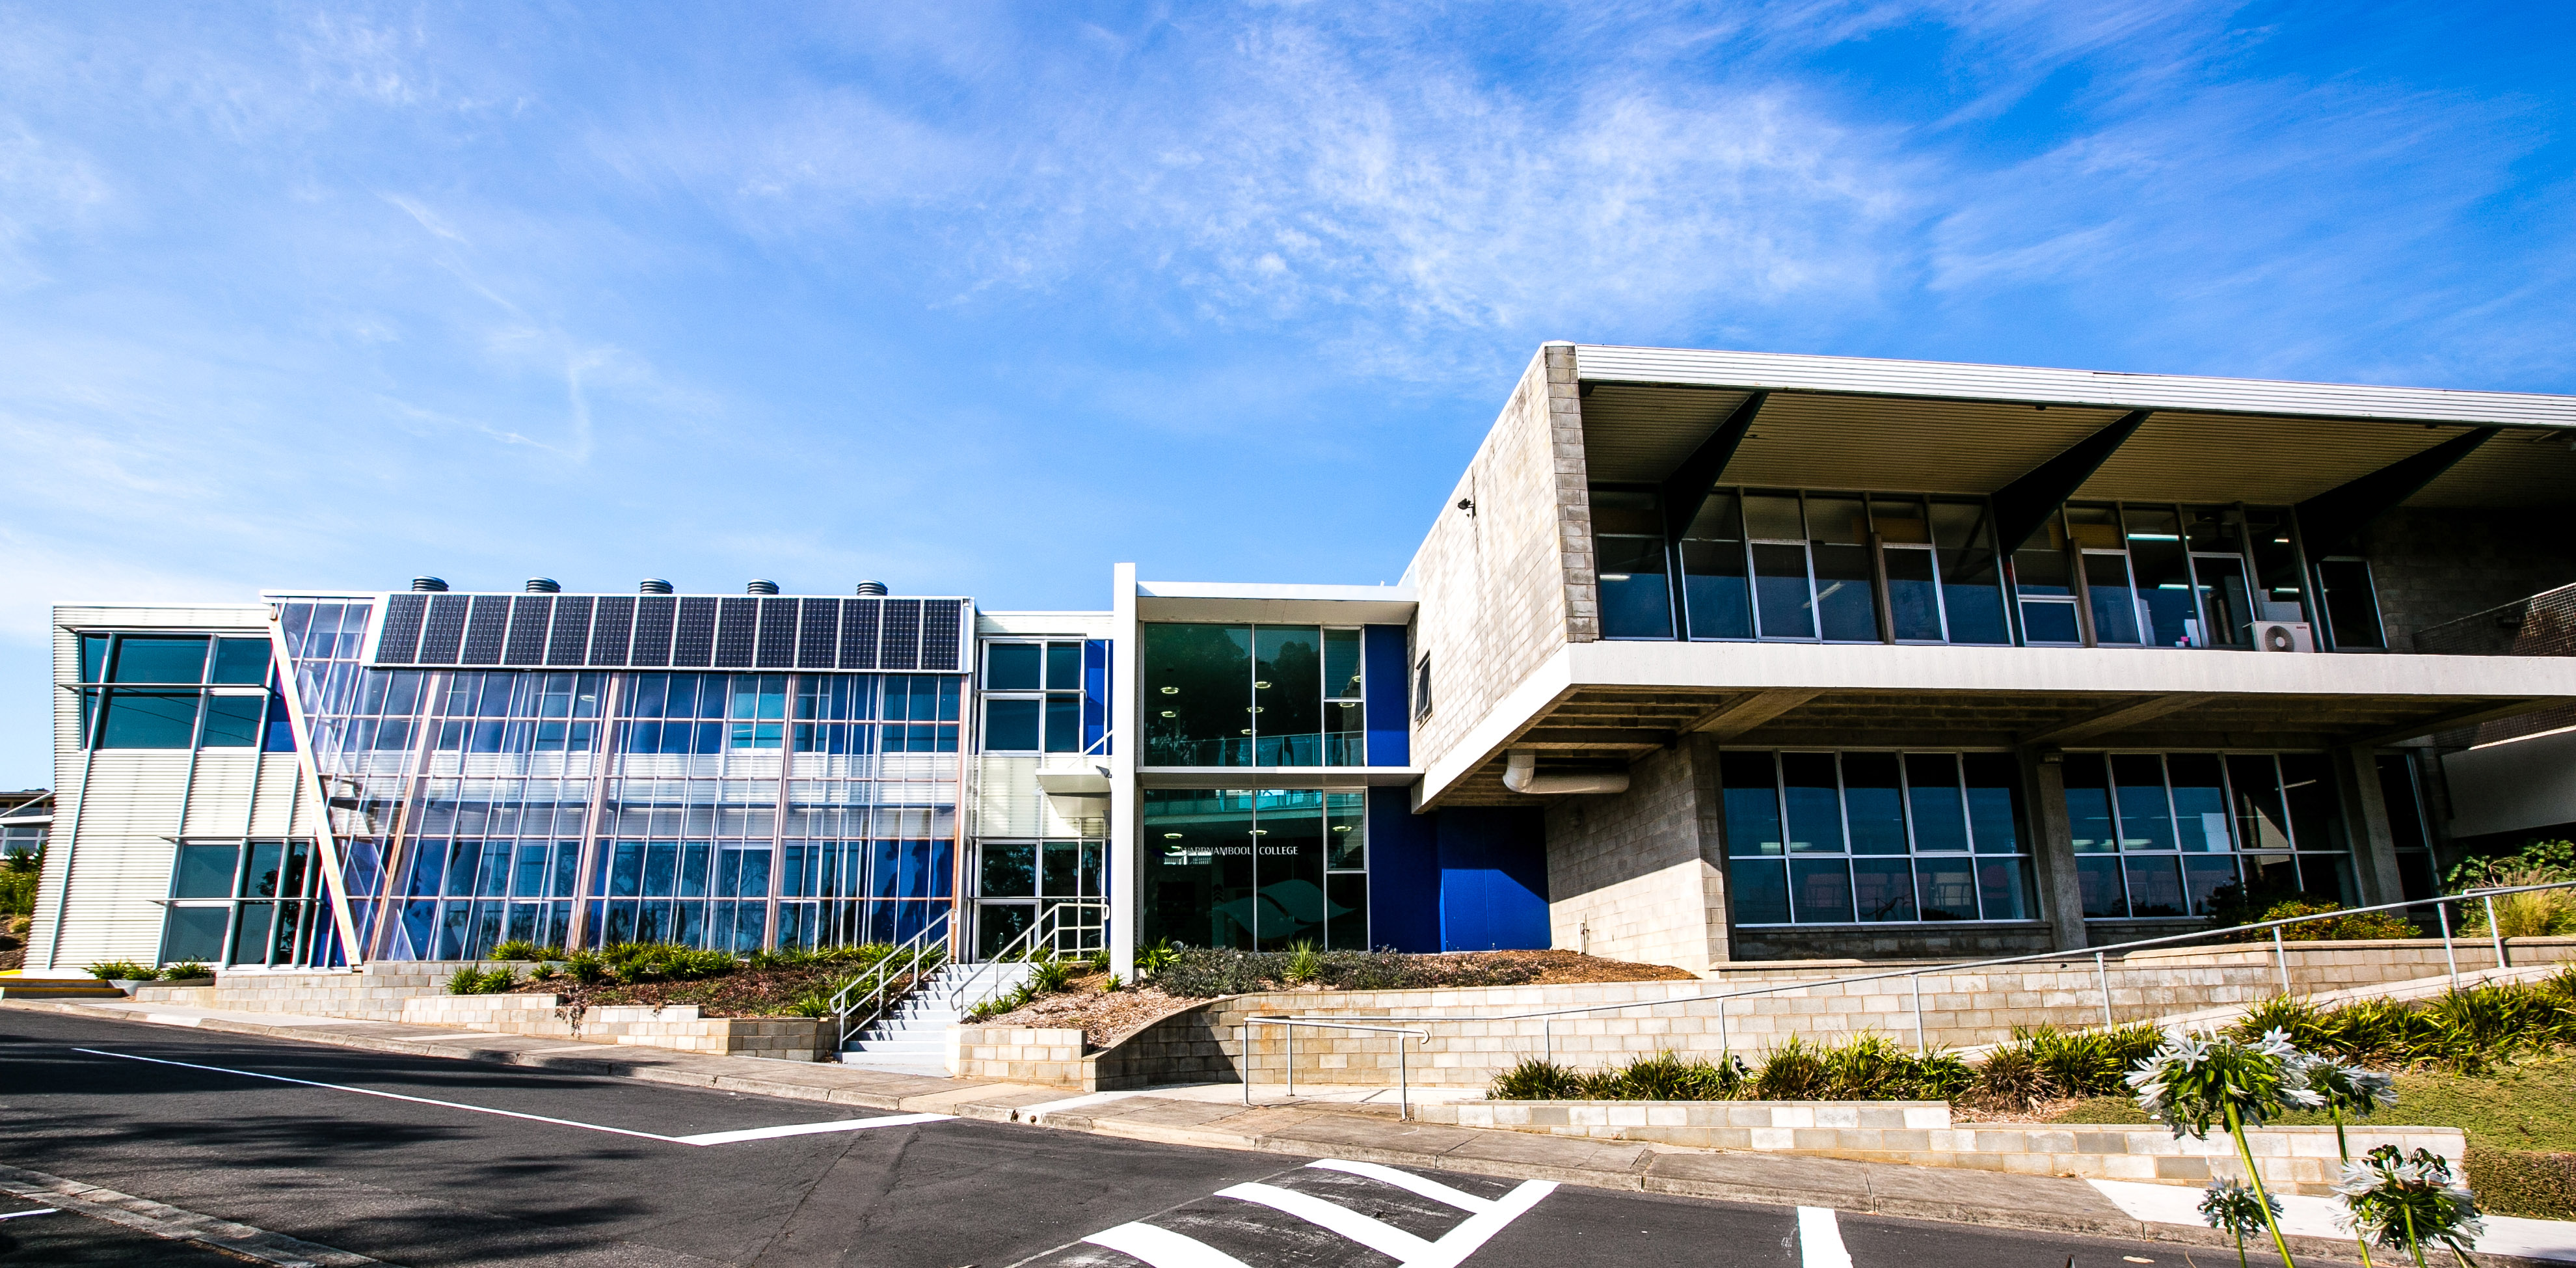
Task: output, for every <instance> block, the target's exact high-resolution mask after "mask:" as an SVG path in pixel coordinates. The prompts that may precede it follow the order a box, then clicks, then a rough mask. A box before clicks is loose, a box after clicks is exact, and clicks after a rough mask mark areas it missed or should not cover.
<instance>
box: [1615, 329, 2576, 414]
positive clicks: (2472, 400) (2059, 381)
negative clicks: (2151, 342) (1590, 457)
mask: <svg viewBox="0 0 2576 1268" xmlns="http://www.w3.org/2000/svg"><path fill="white" fill-rule="evenodd" d="M1575 373H1576V375H1577V376H1578V377H1580V378H1583V379H1586V380H1592V381H1600V382H1625V383H1676V384H1694V385H1705V386H1709V387H1730V388H1739V389H1754V388H1774V389H1785V390H1790V391H1805V392H1848V393H1858V394H1864V395H1874V396H1929V397H1943V398H1948V399H1952V400H1979V401H2020V402H2025V403H2046V404H2051V405H2058V404H2066V405H2095V406H2100V407H2103V408H2106V409H2123V410H2127V409H2182V410H2200V411H2207V412H2217V413H2227V414H2271V415H2289V416H2305V417H2311V418H2377V419H2403V420H2407V421H2411V422H2447V423H2500V424H2504V425H2508V426H2516V427H2567V428H2576V397H2570V396H2543V395H2539V394H2537V393H2527V392H2463V391H2454V390H2450V389H2447V388H2425V387H2377V386H2368V385H2363V384H2345V383H2293V382H2282V381H2278V380H2271V379H2219V378H2200V377H2196V376H2192V375H2181V374H2120V373H2114V372H2111V371H2105V370H2057V369H2044V368H2038V367H2032V366H2006V365H1964V364H1958V363H1953V362H1946V361H1885V360H1878V359H1874V358H1869V357H1819V356H1807V355H1801V354H1794V353H1779V352H1723V351H1714V350H1701V349H1690V348H1625V347H1614V346H1608V345H1601V344H1583V345H1579V346H1577V347H1576V349H1575Z"/></svg>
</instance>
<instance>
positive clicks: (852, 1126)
mask: <svg viewBox="0 0 2576 1268" xmlns="http://www.w3.org/2000/svg"><path fill="white" fill-rule="evenodd" d="M955 1117H956V1115H954V1114H888V1115H886V1116H885V1117H883V1118H839V1119H834V1120H832V1121H831V1122H828V1123H789V1124H787V1125H786V1126H784V1127H752V1128H746V1129H744V1130H742V1131H738V1132H701V1133H699V1134H698V1135H695V1136H674V1137H671V1139H673V1140H677V1141H679V1142H680V1143H681V1144H683V1145H730V1144H733V1143H734V1142H736V1141H743V1140H775V1139H777V1138H778V1137H780V1136H812V1135H815V1134H817V1133H820V1132H855V1131H866V1130H867V1129H868V1128H871V1127H903V1126H906V1125H909V1124H912V1123H943V1122H946V1121H948V1120H949V1119H952V1118H955Z"/></svg>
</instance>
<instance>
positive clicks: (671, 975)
mask: <svg viewBox="0 0 2576 1268" xmlns="http://www.w3.org/2000/svg"><path fill="white" fill-rule="evenodd" d="M805 954H806V955H807V957H808V959H807V960H806V962H807V963H812V962H813V959H812V957H813V956H814V955H815V953H812V952H807V953H805ZM600 959H601V960H602V961H603V962H605V963H606V964H607V966H608V968H609V970H610V971H611V972H613V973H615V974H616V975H617V980H618V981H621V982H690V981H696V980H698V979H701V978H709V977H721V976H723V975H725V974H727V973H731V972H733V971H734V970H735V969H737V968H740V967H741V966H742V961H740V960H737V959H735V958H734V954H733V952H731V951H701V950H699V949H697V948H696V947H691V946H683V945H681V944H679V943H674V942H620V943H617V944H615V945H614V946H610V947H608V948H606V949H605V950H603V951H602V952H601V953H600Z"/></svg>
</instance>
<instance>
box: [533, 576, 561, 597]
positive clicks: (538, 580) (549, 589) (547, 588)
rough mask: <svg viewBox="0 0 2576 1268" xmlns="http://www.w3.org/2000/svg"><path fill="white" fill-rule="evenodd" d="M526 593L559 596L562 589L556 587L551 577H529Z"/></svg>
mask: <svg viewBox="0 0 2576 1268" xmlns="http://www.w3.org/2000/svg"><path fill="white" fill-rule="evenodd" d="M528 593H530V594H561V593H563V587H562V586H559V585H556V584H555V579H554V578H552V577H530V578H528Z"/></svg>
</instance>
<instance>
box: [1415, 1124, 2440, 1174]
mask: <svg viewBox="0 0 2576 1268" xmlns="http://www.w3.org/2000/svg"><path fill="white" fill-rule="evenodd" d="M1414 1113H1415V1114H1416V1115H1417V1116H1419V1117H1420V1118H1421V1119H1422V1120H1423V1121H1425V1122H1432V1123H1455V1124H1457V1125H1458V1126H1461V1127H1484V1128H1499V1129H1503V1130H1507V1131H1523V1132H1533V1133H1537V1134H1541V1135H1550V1136H1580V1137H1585V1138H1589V1139H1595V1140H1631V1141H1652V1142H1655V1143H1658V1144H1666V1145H1682V1146H1688V1147H1691V1148H1697V1149H1736V1150H1747V1151H1752V1152H1756V1153H1787V1154H1798V1155H1801V1156H1805V1157H1822V1158H1850V1159H1855V1160H1858V1161H1862V1162H1896V1163H1907V1164H1911V1165H1914V1166H1922V1167H1963V1168H1971V1169H1975V1170H1981V1171H2005V1172H2011V1173H2014V1174H2018V1175H2055V1176H2078V1177H2082V1178H2084V1179H2089V1180H2142V1181H2148V1182H2151V1183H2158V1184H2176V1185H2193V1186H2198V1185H2205V1184H2207V1183H2209V1182H2210V1181H2211V1180H2216V1179H2236V1180H2242V1179H2244V1178H2245V1167H2244V1164H2243V1163H2242V1162H2241V1161H2240V1160H2239V1159H2238V1158H2237V1156H2236V1146H2235V1142H2234V1141H2233V1140H2232V1139H2231V1138H2229V1137H2228V1136H2227V1135H2226V1134H2225V1133H2224V1132H2212V1133H2211V1134H2210V1136H2209V1138H2208V1139H2206V1140H2195V1139H2192V1138H2190V1137H2187V1136H2186V1137H2182V1138H2179V1139H2177V1138H2176V1137H2175V1136H2174V1134H2173V1131H2172V1129H2170V1128H2166V1127H2159V1126H2123V1125H2073V1124H2063V1125H2061V1124H2050V1123H2033V1124H2022V1123H2000V1124H1998V1123H1971V1124H1967V1125H1964V1126H1962V1125H1954V1124H1953V1123H1952V1122H1951V1121H1950V1107H1949V1106H1947V1105H1944V1104H1942V1103H1941V1102H1939V1101H1839V1102H1837V1101H1467V1102H1460V1103H1456V1104H1447V1105H1425V1106H1422V1107H1420V1108H1418V1109H1416V1110H1415V1111H1414ZM2350 1135H2351V1143H2352V1150H2353V1153H2354V1155H2355V1156H2359V1155H2360V1154H2362V1153H2364V1152H2367V1151H2368V1150H2370V1149H2371V1148H2373V1147H2375V1146H2378V1145H2383V1144H2386V1145H2395V1146H2397V1147H2398V1148H2399V1149H2402V1150H2407V1151H2410V1152H2411V1151H2413V1150H2415V1149H2419V1148H2420V1149H2429V1150H2432V1151H2433V1152H2434V1153H2437V1154H2440V1155H2441V1156H2443V1157H2445V1158H2448V1159H2450V1161H2451V1166H2452V1168H2453V1170H2454V1171H2455V1172H2458V1171H2460V1170H2461V1169H2463V1168H2464V1167H2465V1166H2466V1155H2467V1151H2468V1138H2467V1137H2466V1136H2464V1135H2462V1134H2461V1132H2460V1131H2459V1129H2457V1128H2452V1127H2395V1126H2392V1127H2354V1128H2351V1129H2350ZM2247 1143H2248V1146H2249V1148H2250V1150H2251V1152H2252V1153H2253V1155H2254V1162H2255V1165H2256V1166H2258V1167H2260V1168H2262V1171H2263V1183H2264V1184H2265V1185H2266V1186H2270V1187H2273V1188H2275V1189H2276V1190H2278V1191H2284V1192H2292V1193H2306V1194H2314V1195H2318V1196H2324V1195H2326V1194H2329V1193H2331V1192H2332V1189H2333V1185H2334V1182H2335V1180H2336V1178H2337V1176H2338V1173H2339V1172H2340V1171H2341V1168H2342V1158H2341V1155H2340V1154H2339V1153H2338V1151H2337V1146H2336V1142H2335V1129H2334V1128H2332V1127H2265V1128H2259V1129H2257V1130H2255V1131H2254V1132H2252V1133H2251V1134H2250V1137H2249V1139H2248V1142H2247Z"/></svg>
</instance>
